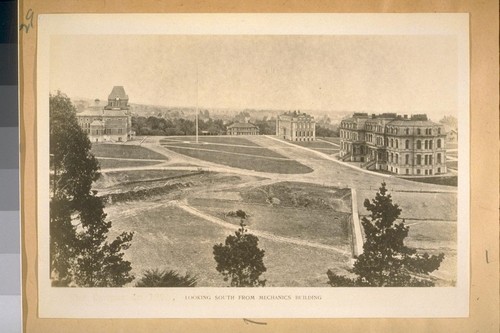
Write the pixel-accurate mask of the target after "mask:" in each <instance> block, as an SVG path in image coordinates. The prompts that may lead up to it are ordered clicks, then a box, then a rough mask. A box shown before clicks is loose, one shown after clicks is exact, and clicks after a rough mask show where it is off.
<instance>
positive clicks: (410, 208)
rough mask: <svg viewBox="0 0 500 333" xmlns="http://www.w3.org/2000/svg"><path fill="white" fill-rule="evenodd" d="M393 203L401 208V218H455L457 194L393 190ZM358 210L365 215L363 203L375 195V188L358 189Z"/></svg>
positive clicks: (447, 219) (450, 219)
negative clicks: (368, 189)
mask: <svg viewBox="0 0 500 333" xmlns="http://www.w3.org/2000/svg"><path fill="white" fill-rule="evenodd" d="M389 193H390V194H391V195H392V200H393V203H395V204H398V205H399V208H401V215H400V217H401V218H405V219H409V220H411V219H416V220H444V221H456V220H457V194H456V193H418V192H393V191H389ZM357 197H358V210H359V214H360V215H367V214H368V211H367V210H366V209H365V207H364V205H363V201H364V200H365V199H370V201H371V200H372V199H373V197H375V190H372V191H366V190H358V194H357Z"/></svg>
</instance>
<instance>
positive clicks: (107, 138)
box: [76, 86, 134, 142]
mask: <svg viewBox="0 0 500 333" xmlns="http://www.w3.org/2000/svg"><path fill="white" fill-rule="evenodd" d="M129 108H130V107H129V105H128V96H127V94H125V89H123V87H122V86H115V87H113V90H112V91H111V93H110V94H109V96H108V104H107V105H105V106H102V105H101V104H100V101H99V100H98V99H96V100H95V105H93V106H90V107H89V108H87V109H85V110H83V111H82V112H80V113H77V114H76V117H77V120H78V124H79V125H80V127H81V128H82V129H83V130H84V131H85V132H86V133H87V135H88V137H89V139H90V141H91V142H125V141H127V140H129V139H131V138H132V137H133V135H134V132H133V131H132V117H131V115H130V111H129Z"/></svg>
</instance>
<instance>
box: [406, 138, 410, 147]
mask: <svg viewBox="0 0 500 333" xmlns="http://www.w3.org/2000/svg"><path fill="white" fill-rule="evenodd" d="M405 149H410V140H406V141H405Z"/></svg>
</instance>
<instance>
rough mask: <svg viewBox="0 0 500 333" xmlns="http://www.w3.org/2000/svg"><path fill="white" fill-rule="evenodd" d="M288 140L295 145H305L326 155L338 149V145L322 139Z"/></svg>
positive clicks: (336, 151)
mask: <svg viewBox="0 0 500 333" xmlns="http://www.w3.org/2000/svg"><path fill="white" fill-rule="evenodd" d="M290 142H291V143H293V144H295V145H297V146H301V147H306V148H309V149H312V150H316V151H319V152H321V153H325V154H328V155H333V154H336V153H338V152H339V150H340V149H339V147H336V146H334V145H331V144H329V143H327V142H322V141H304V142H302V141H300V142H299V141H290Z"/></svg>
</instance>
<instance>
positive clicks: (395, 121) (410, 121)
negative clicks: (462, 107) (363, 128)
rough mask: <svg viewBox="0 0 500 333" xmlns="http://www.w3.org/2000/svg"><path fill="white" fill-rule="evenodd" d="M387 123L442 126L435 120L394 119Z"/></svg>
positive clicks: (408, 125)
mask: <svg viewBox="0 0 500 333" xmlns="http://www.w3.org/2000/svg"><path fill="white" fill-rule="evenodd" d="M387 125H389V126H407V127H412V126H442V125H440V124H436V123H435V122H433V121H430V120H411V119H408V120H393V121H391V122H390V123H388V124H387Z"/></svg>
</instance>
